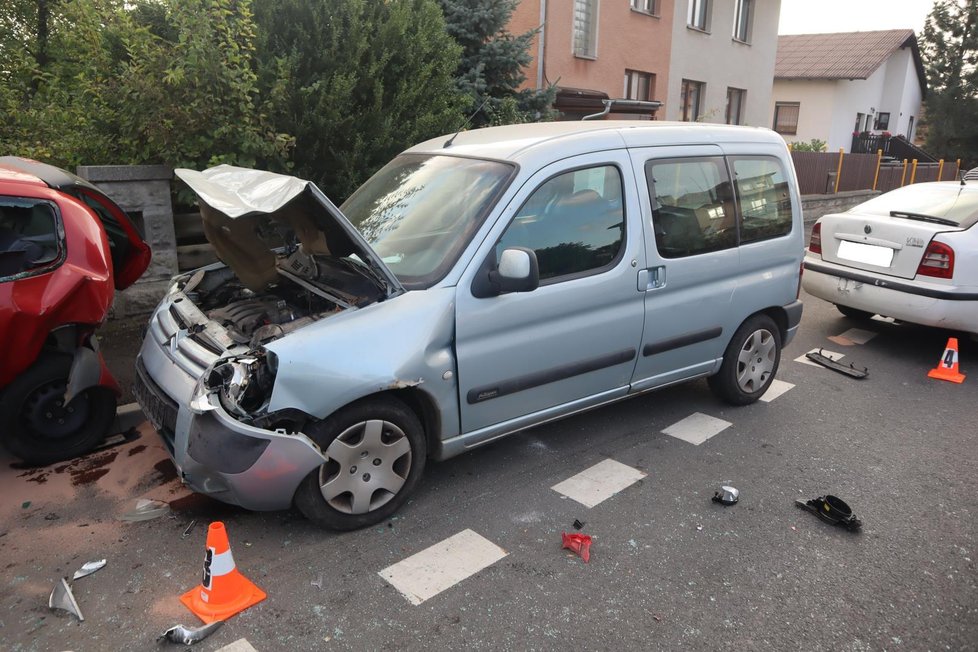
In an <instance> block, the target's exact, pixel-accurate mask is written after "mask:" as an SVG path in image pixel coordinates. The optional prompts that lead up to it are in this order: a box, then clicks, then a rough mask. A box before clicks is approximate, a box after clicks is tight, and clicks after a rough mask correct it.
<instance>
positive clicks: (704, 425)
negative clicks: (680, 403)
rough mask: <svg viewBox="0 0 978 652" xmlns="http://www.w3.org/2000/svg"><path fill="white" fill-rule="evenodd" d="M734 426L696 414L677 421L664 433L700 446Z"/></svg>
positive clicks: (706, 415)
mask: <svg viewBox="0 0 978 652" xmlns="http://www.w3.org/2000/svg"><path fill="white" fill-rule="evenodd" d="M732 425H733V424H732V423H730V422H729V421H724V420H723V419H717V418H716V417H711V416H710V415H708V414H702V413H700V412H694V413H693V414H691V415H689V416H688V417H686V418H685V419H683V420H682V421H677V422H676V423H674V424H672V425H671V426H669V427H668V428H666V429H665V430H663V431H662V432H663V433H665V434H667V435H669V436H670V437H675V438H676V439H682V440H683V441H687V442H689V443H690V444H694V445H696V446H699V445H700V444H702V443H703V442H705V441H706V440H707V439H709V438H710V437H713V436H714V435H716V434H718V433H720V432H722V431H723V430H726V429H727V428H729V427H730V426H732Z"/></svg>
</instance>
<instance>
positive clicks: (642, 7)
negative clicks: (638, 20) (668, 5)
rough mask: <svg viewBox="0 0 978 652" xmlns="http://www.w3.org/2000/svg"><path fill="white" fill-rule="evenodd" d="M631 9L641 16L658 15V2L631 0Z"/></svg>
mask: <svg viewBox="0 0 978 652" xmlns="http://www.w3.org/2000/svg"><path fill="white" fill-rule="evenodd" d="M631 2H632V9H634V10H635V11H641V12H642V13H643V14H652V15H653V16H658V15H659V0H631Z"/></svg>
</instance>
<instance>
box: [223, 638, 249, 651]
mask: <svg viewBox="0 0 978 652" xmlns="http://www.w3.org/2000/svg"><path fill="white" fill-rule="evenodd" d="M216 652H258V650H256V649H255V648H254V646H253V645H252V644H251V643H249V642H248V639H246V638H239V639H238V640H236V641H235V642H233V643H228V644H227V645H225V646H224V647H222V648H220V649H219V650H217V651H216Z"/></svg>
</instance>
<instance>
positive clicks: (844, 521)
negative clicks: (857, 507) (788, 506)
mask: <svg viewBox="0 0 978 652" xmlns="http://www.w3.org/2000/svg"><path fill="white" fill-rule="evenodd" d="M795 505H796V506H798V507H800V508H801V509H804V510H805V511H808V512H811V513H812V514H815V516H818V517H819V518H820V519H822V520H823V521H825V522H826V523H831V524H832V525H838V526H839V527H844V528H845V529H847V530H849V531H850V532H855V531H856V530H858V529H859V528H861V527H862V525H863V522H862V521H860V520H859V519H858V518H856V515H855V514H853V513H852V508H850V507H849V505H848V504H847V503H846V501H844V500H842V499H841V498H838V497H836V496H831V495H826V496H819V497H818V498H812V499H811V500H807V501H806V500H796V501H795Z"/></svg>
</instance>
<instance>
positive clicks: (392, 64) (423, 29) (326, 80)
mask: <svg viewBox="0 0 978 652" xmlns="http://www.w3.org/2000/svg"><path fill="white" fill-rule="evenodd" d="M255 17H256V20H257V23H258V27H259V43H258V51H259V53H258V62H259V68H258V72H259V80H260V81H259V84H260V87H261V90H262V99H263V104H262V106H263V108H264V110H265V111H266V112H267V115H268V119H269V120H270V121H271V123H272V124H273V125H274V127H275V128H276V130H277V131H282V132H287V133H290V134H292V135H294V136H295V139H296V142H295V149H294V151H293V154H292V160H293V163H294V173H295V174H296V175H298V176H300V177H303V178H306V179H310V180H312V181H314V182H315V183H316V184H317V185H318V186H319V187H320V188H321V189H322V190H323V192H325V193H326V194H327V195H328V196H329V197H330V198H332V199H333V200H334V201H336V202H337V203H339V202H340V201H342V200H343V199H344V198H345V197H347V196H348V195H349V194H350V193H351V192H352V191H353V190H355V189H356V187H357V186H358V185H359V184H360V183H362V182H363V181H364V180H365V179H366V178H367V177H368V176H369V175H370V174H372V173H373V172H375V171H376V170H377V169H378V168H379V167H381V166H382V165H383V164H385V163H386V162H387V161H388V160H390V159H391V158H392V157H393V156H394V155H395V154H397V153H398V152H400V151H402V150H403V149H405V148H406V147H408V146H410V145H413V144H414V143H416V142H418V141H421V140H424V139H427V138H430V137H433V136H437V135H439V134H444V133H447V132H449V131H452V130H455V129H457V128H458V126H459V125H460V124H461V123H462V121H463V119H464V117H463V116H464V114H463V113H462V112H461V107H462V101H461V98H460V97H459V95H458V93H457V92H456V91H455V88H454V82H453V73H454V71H455V68H456V67H457V66H458V55H459V48H458V46H457V45H455V43H454V42H453V41H452V40H451V38H450V37H449V36H448V34H447V33H446V32H445V23H444V20H443V18H442V15H441V11H440V10H439V8H438V5H437V4H436V3H435V0H386V1H385V2H379V1H378V0H257V1H256V3H255Z"/></svg>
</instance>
